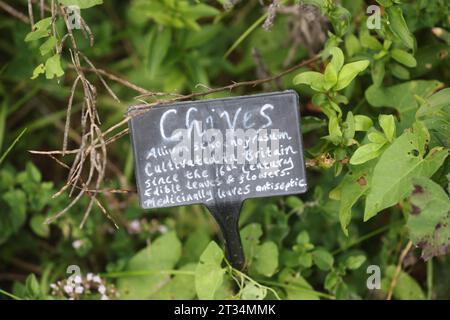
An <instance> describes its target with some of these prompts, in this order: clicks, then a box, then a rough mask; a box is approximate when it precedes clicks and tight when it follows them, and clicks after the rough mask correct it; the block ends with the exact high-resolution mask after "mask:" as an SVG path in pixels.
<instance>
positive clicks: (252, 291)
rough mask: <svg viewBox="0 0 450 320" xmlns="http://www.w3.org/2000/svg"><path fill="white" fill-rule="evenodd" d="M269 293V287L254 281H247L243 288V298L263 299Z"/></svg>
mask: <svg viewBox="0 0 450 320" xmlns="http://www.w3.org/2000/svg"><path fill="white" fill-rule="evenodd" d="M266 295H267V289H266V288H265V287H259V286H256V285H255V284H254V283H253V282H249V283H247V285H246V286H245V287H244V289H242V292H241V298H242V300H263V299H264V298H265V297H266Z"/></svg>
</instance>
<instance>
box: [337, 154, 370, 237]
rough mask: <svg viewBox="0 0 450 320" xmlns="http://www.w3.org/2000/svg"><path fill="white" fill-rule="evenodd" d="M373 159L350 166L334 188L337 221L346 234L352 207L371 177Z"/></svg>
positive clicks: (364, 191)
mask: <svg viewBox="0 0 450 320" xmlns="http://www.w3.org/2000/svg"><path fill="white" fill-rule="evenodd" d="M374 166H375V162H374V161H370V162H367V163H365V164H363V165H359V166H355V167H353V166H351V167H350V171H349V172H348V173H347V174H346V175H345V177H344V178H343V179H342V181H341V183H340V184H339V186H338V187H337V188H336V189H337V190H338V191H339V198H338V199H336V200H339V203H340V205H339V221H340V223H341V228H342V231H343V232H344V234H345V235H347V236H348V225H349V224H350V221H351V217H352V207H353V206H354V205H355V203H356V202H357V201H358V200H359V199H360V198H361V197H362V196H363V195H364V194H366V193H367V190H368V189H369V187H370V180H371V178H372V170H373V167H374Z"/></svg>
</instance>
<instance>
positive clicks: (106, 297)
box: [101, 295, 109, 300]
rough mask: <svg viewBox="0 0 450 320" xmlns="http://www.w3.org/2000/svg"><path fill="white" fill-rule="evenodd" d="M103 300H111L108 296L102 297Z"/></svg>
mask: <svg viewBox="0 0 450 320" xmlns="http://www.w3.org/2000/svg"><path fill="white" fill-rule="evenodd" d="M101 300H109V297H108V296H107V295H102V297H101Z"/></svg>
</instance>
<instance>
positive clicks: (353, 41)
mask: <svg viewBox="0 0 450 320" xmlns="http://www.w3.org/2000/svg"><path fill="white" fill-rule="evenodd" d="M345 50H346V51H347V55H348V56H349V57H353V56H354V55H355V54H357V53H358V52H360V51H361V44H360V42H359V40H358V38H357V37H356V36H355V35H354V34H353V33H349V34H347V36H346V37H345Z"/></svg>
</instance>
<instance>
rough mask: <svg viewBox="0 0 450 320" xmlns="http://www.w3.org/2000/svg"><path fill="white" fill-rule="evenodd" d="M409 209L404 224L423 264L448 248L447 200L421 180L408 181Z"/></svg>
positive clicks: (439, 190) (437, 188)
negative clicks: (405, 223) (409, 186)
mask: <svg viewBox="0 0 450 320" xmlns="http://www.w3.org/2000/svg"><path fill="white" fill-rule="evenodd" d="M412 185H413V187H412V191H411V196H410V202H411V209H410V215H409V218H408V222H407V227H408V230H409V234H410V237H411V240H412V241H413V243H414V244H415V245H416V246H418V247H420V248H422V258H423V259H424V260H425V261H426V260H429V259H431V258H432V257H435V256H441V255H445V254H447V253H448V250H449V248H450V225H449V220H450V214H449V213H450V198H449V196H448V194H447V193H446V192H445V191H444V190H443V189H442V188H441V186H440V185H438V184H437V183H435V182H433V181H432V180H430V179H428V178H424V177H415V178H413V179H412Z"/></svg>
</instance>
